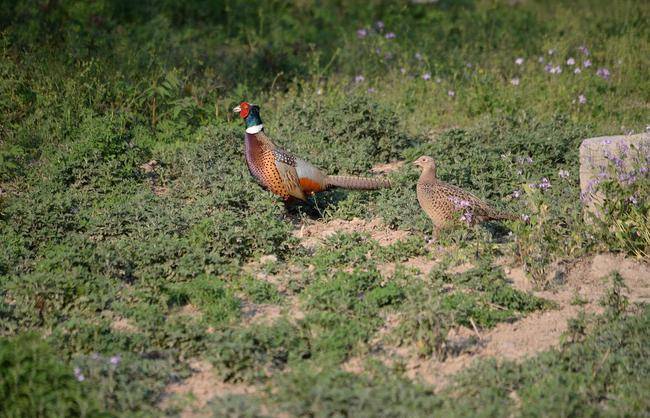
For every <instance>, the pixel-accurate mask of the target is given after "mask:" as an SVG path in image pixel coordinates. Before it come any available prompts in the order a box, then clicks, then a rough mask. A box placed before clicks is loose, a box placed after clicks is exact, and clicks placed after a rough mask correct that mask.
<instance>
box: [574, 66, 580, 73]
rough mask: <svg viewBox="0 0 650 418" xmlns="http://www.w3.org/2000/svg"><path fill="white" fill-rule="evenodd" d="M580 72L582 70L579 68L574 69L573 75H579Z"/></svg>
mask: <svg viewBox="0 0 650 418" xmlns="http://www.w3.org/2000/svg"><path fill="white" fill-rule="evenodd" d="M581 72H582V70H581V69H580V67H576V69H575V70H573V74H580V73H581Z"/></svg>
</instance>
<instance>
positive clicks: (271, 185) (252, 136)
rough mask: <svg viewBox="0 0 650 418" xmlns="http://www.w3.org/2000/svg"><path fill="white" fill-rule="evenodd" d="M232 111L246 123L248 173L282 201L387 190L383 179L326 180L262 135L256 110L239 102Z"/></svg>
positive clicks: (306, 164) (252, 105) (315, 170)
mask: <svg viewBox="0 0 650 418" xmlns="http://www.w3.org/2000/svg"><path fill="white" fill-rule="evenodd" d="M233 111H234V112H235V113H238V114H239V116H241V118H242V119H244V121H245V122H246V136H245V139H244V144H245V153H246V164H247V165H248V170H249V171H250V173H251V175H252V176H253V177H254V178H255V180H257V182H258V183H259V184H260V185H261V186H262V187H264V188H265V189H267V190H269V191H271V192H272V193H274V194H276V195H278V196H280V197H282V199H284V200H285V201H289V200H291V199H294V198H295V199H300V200H302V201H306V200H307V197H308V196H310V195H313V194H314V193H317V192H320V191H323V190H326V189H329V188H332V187H341V188H344V189H356V190H375V189H381V188H385V187H390V182H389V181H388V180H385V179H376V178H363V177H353V176H329V175H327V174H326V173H325V172H323V171H322V170H319V169H318V168H316V167H314V166H313V165H311V164H310V163H308V162H307V161H305V160H303V159H302V158H298V157H295V156H293V155H291V154H290V153H288V152H287V151H285V150H283V149H282V148H279V147H278V146H276V145H275V144H274V143H273V142H272V141H271V140H270V139H269V138H268V137H267V136H266V134H265V133H264V125H263V124H262V118H261V117H260V108H259V106H257V105H254V104H250V103H247V102H242V103H241V104H240V105H239V106H237V107H235V108H234V109H233Z"/></svg>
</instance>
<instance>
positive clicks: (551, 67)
mask: <svg viewBox="0 0 650 418" xmlns="http://www.w3.org/2000/svg"><path fill="white" fill-rule="evenodd" d="M551 70H553V65H551V64H546V65H545V66H544V71H546V72H547V73H550V72H551Z"/></svg>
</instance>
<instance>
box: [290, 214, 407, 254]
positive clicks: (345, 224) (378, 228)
mask: <svg viewBox="0 0 650 418" xmlns="http://www.w3.org/2000/svg"><path fill="white" fill-rule="evenodd" d="M337 232H345V233H353V232H361V233H368V234H369V235H370V238H372V239H374V240H376V241H377V242H379V245H382V246H384V245H390V244H393V243H395V242H397V241H399V240H403V239H405V238H406V237H408V235H409V233H408V232H407V231H402V230H399V229H397V230H394V229H390V228H388V227H387V226H386V225H384V223H383V221H382V219H381V218H374V219H372V220H370V221H365V220H363V219H359V218H354V219H352V220H351V221H345V220H342V219H333V220H331V221H329V222H313V223H308V224H303V225H302V226H301V227H299V228H297V229H295V230H294V232H293V235H294V236H295V237H297V238H298V239H300V242H301V244H302V245H303V246H304V247H306V248H308V249H314V248H316V247H317V246H319V245H320V244H321V243H322V242H323V241H324V240H326V239H327V238H328V237H331V236H332V235H334V234H336V233H337Z"/></svg>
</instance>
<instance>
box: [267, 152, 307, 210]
mask: <svg viewBox="0 0 650 418" xmlns="http://www.w3.org/2000/svg"><path fill="white" fill-rule="evenodd" d="M273 156H274V157H275V167H276V168H277V169H278V173H280V178H281V179H282V184H283V185H284V187H285V188H286V190H287V193H289V194H290V195H291V196H293V197H295V198H298V199H300V200H307V199H306V198H305V194H304V193H303V191H302V188H301V187H300V178H299V177H298V173H297V172H296V158H295V157H294V156H293V155H291V154H289V153H288V152H286V151H285V150H283V149H280V148H276V149H274V150H273Z"/></svg>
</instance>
